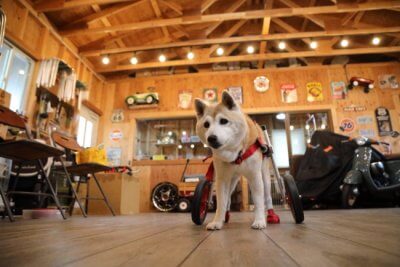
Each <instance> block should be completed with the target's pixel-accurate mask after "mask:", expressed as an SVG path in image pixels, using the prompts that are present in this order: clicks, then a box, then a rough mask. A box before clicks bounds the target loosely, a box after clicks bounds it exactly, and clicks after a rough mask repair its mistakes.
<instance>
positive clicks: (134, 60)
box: [129, 56, 138, 65]
mask: <svg viewBox="0 0 400 267" xmlns="http://www.w3.org/2000/svg"><path fill="white" fill-rule="evenodd" d="M129 61H130V62H131V64H132V65H136V64H137V63H138V59H137V57H136V56H133V57H131V59H130V60H129Z"/></svg>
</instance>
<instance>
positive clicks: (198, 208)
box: [192, 180, 211, 225]
mask: <svg viewBox="0 0 400 267" xmlns="http://www.w3.org/2000/svg"><path fill="white" fill-rule="evenodd" d="M210 194H211V183H210V182H209V181H207V180H201V181H200V182H199V183H198V184H197V186H196V190H195V191H194V196H193V202H192V221H193V222H194V223H195V224H197V225H202V224H203V222H204V220H205V219H206V216H207V211H208V199H209V196H210Z"/></svg>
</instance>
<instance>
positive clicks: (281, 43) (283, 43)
mask: <svg viewBox="0 0 400 267" xmlns="http://www.w3.org/2000/svg"><path fill="white" fill-rule="evenodd" d="M278 48H279V49H280V50H283V49H285V48H286V43H285V42H284V41H280V42H279V44H278Z"/></svg>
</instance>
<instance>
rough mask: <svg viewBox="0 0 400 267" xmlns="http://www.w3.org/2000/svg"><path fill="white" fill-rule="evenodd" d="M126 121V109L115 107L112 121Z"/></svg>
mask: <svg viewBox="0 0 400 267" xmlns="http://www.w3.org/2000/svg"><path fill="white" fill-rule="evenodd" d="M123 121H124V111H123V110H122V109H115V110H113V112H112V115H111V122H113V123H117V122H123Z"/></svg>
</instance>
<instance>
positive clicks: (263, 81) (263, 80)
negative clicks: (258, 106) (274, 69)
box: [254, 76, 269, 93]
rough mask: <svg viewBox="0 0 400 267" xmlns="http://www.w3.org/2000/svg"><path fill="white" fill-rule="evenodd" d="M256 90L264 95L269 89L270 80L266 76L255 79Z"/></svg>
mask: <svg viewBox="0 0 400 267" xmlns="http://www.w3.org/2000/svg"><path fill="white" fill-rule="evenodd" d="M254 88H255V89H256V91H257V92H260V93H263V92H265V91H267V90H268V89H269V80H268V78H267V77H265V76H258V77H257V78H255V79H254Z"/></svg>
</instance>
